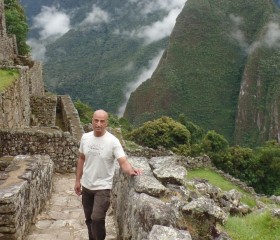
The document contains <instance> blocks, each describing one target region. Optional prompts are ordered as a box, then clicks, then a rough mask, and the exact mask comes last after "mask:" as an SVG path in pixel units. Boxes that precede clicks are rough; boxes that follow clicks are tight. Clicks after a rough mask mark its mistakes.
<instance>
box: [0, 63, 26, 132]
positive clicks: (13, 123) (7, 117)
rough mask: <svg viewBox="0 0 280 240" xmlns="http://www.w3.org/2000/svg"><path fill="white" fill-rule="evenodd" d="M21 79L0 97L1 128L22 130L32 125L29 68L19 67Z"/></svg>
mask: <svg viewBox="0 0 280 240" xmlns="http://www.w3.org/2000/svg"><path fill="white" fill-rule="evenodd" d="M18 70H19V72H20V77H19V79H18V80H16V81H14V82H13V83H12V84H11V86H10V87H8V88H7V89H5V90H4V91H3V92H2V93H1V95H0V128H20V127H24V126H29V123H30V95H29V80H28V78H27V72H28V70H29V68H28V67H19V68H18Z"/></svg>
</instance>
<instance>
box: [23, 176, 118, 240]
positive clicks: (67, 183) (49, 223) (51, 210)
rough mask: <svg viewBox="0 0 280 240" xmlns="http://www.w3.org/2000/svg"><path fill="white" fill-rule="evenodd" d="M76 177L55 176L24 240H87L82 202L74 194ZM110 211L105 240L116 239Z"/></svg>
mask: <svg viewBox="0 0 280 240" xmlns="http://www.w3.org/2000/svg"><path fill="white" fill-rule="evenodd" d="M74 183H75V175H74V174H59V173H55V174H54V178H53V193H52V196H51V198H50V200H49V201H48V203H47V204H46V206H45V207H44V209H43V211H42V212H41V213H40V214H39V215H38V217H37V219H36V223H35V224H34V225H32V227H31V229H30V232H29V234H28V235H27V237H26V240H50V239H59V240H87V239H88V236H87V229H86V225H85V223H84V213H83V210H82V203H81V201H82V198H81V196H80V197H78V196H77V195H76V194H75V192H74V190H73V187H74ZM111 213H112V211H111V210H110V209H109V211H108V214H107V218H106V229H107V236H106V240H114V239H116V229H115V226H114V221H113V217H112V214H111Z"/></svg>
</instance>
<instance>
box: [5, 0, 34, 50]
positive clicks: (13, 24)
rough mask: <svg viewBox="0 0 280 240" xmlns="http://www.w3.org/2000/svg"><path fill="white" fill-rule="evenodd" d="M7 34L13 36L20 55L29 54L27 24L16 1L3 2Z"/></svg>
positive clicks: (7, 0) (22, 10)
mask: <svg viewBox="0 0 280 240" xmlns="http://www.w3.org/2000/svg"><path fill="white" fill-rule="evenodd" d="M4 4H5V16H6V26H7V33H9V34H15V35H16V39H17V47H18V52H19V54H20V55H26V54H28V53H29V52H30V47H29V46H28V45H27V43H26V40H27V34H28V24H27V19H26V16H25V13H24V9H23V7H22V6H21V5H20V4H19V2H18V1H17V0H4Z"/></svg>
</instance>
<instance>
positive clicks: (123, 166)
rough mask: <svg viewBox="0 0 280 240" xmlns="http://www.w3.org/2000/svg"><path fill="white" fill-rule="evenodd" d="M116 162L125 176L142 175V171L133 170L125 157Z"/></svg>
mask: <svg viewBox="0 0 280 240" xmlns="http://www.w3.org/2000/svg"><path fill="white" fill-rule="evenodd" d="M118 161H119V165H120V167H121V169H122V171H123V172H124V173H126V174H127V175H129V176H137V175H141V174H142V170H141V169H135V168H133V167H132V166H131V164H130V163H129V161H128V160H127V158H126V157H120V158H118Z"/></svg>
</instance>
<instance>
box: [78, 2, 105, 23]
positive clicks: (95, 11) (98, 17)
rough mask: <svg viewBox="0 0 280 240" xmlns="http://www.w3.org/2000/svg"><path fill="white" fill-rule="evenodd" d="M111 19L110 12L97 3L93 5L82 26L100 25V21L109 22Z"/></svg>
mask: <svg viewBox="0 0 280 240" xmlns="http://www.w3.org/2000/svg"><path fill="white" fill-rule="evenodd" d="M109 20H110V16H109V14H108V13H107V12H106V11H104V10H102V9H101V8H99V7H97V6H96V5H95V4H93V6H92V11H91V12H89V13H88V14H87V16H86V18H85V19H84V20H83V21H82V23H81V24H80V25H81V26H92V25H99V24H100V23H107V22H109Z"/></svg>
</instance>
